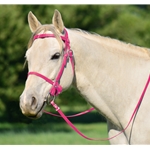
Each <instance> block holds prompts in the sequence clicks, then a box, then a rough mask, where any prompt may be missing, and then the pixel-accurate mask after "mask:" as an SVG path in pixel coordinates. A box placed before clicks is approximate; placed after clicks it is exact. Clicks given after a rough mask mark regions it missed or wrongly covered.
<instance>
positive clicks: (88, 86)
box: [69, 30, 149, 126]
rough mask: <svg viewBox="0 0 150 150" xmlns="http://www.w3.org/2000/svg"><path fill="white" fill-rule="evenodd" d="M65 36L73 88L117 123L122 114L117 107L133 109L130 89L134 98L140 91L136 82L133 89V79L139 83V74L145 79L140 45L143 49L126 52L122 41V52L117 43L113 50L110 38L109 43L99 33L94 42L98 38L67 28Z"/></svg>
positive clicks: (145, 73) (145, 55)
mask: <svg viewBox="0 0 150 150" xmlns="http://www.w3.org/2000/svg"><path fill="white" fill-rule="evenodd" d="M89 36H90V35H89ZM91 36H92V35H91ZM69 37H70V41H71V48H72V50H73V52H74V57H75V85H76V87H77V89H78V90H79V92H80V93H81V95H82V96H83V97H84V98H85V99H86V100H87V101H88V102H89V103H90V104H91V105H92V106H94V107H95V108H96V109H97V110H98V111H100V112H101V113H102V114H103V115H104V116H105V117H106V118H108V119H110V120H111V121H112V122H113V123H114V124H116V125H118V126H120V121H119V120H118V118H120V117H121V116H122V115H123V114H121V113H120V112H122V111H121V110H122V109H124V111H127V110H129V109H130V108H129V107H131V110H133V109H134V106H135V102H134V101H132V96H133V94H132V93H134V99H135V100H137V99H138V97H139V93H140V92H139V91H142V89H141V86H139V88H136V92H135V91H134V89H135V87H133V86H134V85H135V86H137V82H138V83H140V84H141V85H143V84H144V83H145V82H146V81H145V80H144V81H143V80H141V81H140V80H139V79H140V76H143V78H144V79H147V75H148V72H146V71H144V69H143V68H144V67H143V66H144V65H145V61H146V60H147V59H149V56H148V55H147V53H146V51H144V50H143V49H142V51H144V52H141V51H140V50H138V54H137V53H135V55H134V52H133V53H131V54H130V55H129V54H128V53H129V50H131V48H127V46H126V44H125V43H123V44H122V46H126V50H127V52H126V53H125V52H124V51H119V48H118V47H119V46H117V45H116V46H114V47H115V49H118V50H116V51H113V50H112V47H111V45H112V44H114V43H113V42H114V41H111V42H112V44H110V41H107V40H108V39H105V38H103V37H101V38H102V40H103V41H102V42H98V39H94V38H95V37H93V39H92V38H90V37H86V35H84V34H83V35H82V34H81V33H78V32H75V31H70V30H69ZM99 40H100V39H99ZM104 41H105V42H104ZM108 42H109V43H108ZM118 45H119V42H118ZM122 48H123V47H122ZM140 53H142V54H143V58H144V59H143V58H140V57H139V56H140ZM138 55H139V56H138ZM135 64H136V65H135ZM135 83H136V84H135ZM131 85H133V86H131ZM143 86H144V85H143ZM143 86H142V87H143ZM127 100H128V101H127ZM130 100H131V101H130ZM132 103H133V104H132ZM118 104H121V105H118ZM116 106H118V107H116ZM127 114H128V113H127ZM129 114H130V113H129ZM124 117H125V116H124Z"/></svg>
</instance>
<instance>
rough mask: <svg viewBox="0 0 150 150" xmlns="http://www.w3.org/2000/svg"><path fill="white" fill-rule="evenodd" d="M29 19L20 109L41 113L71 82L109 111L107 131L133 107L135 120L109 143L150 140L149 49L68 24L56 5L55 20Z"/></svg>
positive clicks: (118, 127) (119, 125)
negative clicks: (28, 36) (67, 25)
mask: <svg viewBox="0 0 150 150" xmlns="http://www.w3.org/2000/svg"><path fill="white" fill-rule="evenodd" d="M28 22H29V27H30V30H31V32H32V33H33V34H32V37H31V39H30V41H29V45H28V50H27V52H26V59H27V62H28V69H29V73H28V78H27V80H26V84H25V89H24V91H23V93H22V95H21V96H20V108H21V110H22V113H23V114H24V115H25V116H27V117H30V118H39V117H41V116H42V113H43V109H44V108H45V106H46V105H47V103H49V102H52V101H53V99H54V97H55V96H57V95H58V94H60V93H61V92H63V91H64V90H66V89H67V88H69V87H70V85H71V84H73V85H74V86H75V87H76V88H77V89H78V90H79V92H80V93H81V95H82V96H83V97H84V98H85V99H86V101H87V102H88V103H89V104H91V106H93V107H94V108H95V109H96V110H97V111H98V112H100V113H101V114H102V115H104V117H106V119H107V124H108V136H109V137H112V136H114V135H116V134H118V133H119V132H120V131H122V130H124V129H125V128H126V125H127V124H128V121H129V120H130V118H131V116H132V114H133V112H134V119H132V124H130V125H129V126H128V128H127V129H126V130H124V131H123V132H122V133H121V134H120V135H118V136H116V137H115V138H112V139H111V140H110V144H150V137H149V135H150V120H149V119H148V117H149V116H150V111H149V108H150V99H149V98H150V86H148V84H149V73H150V53H149V50H148V49H146V48H142V47H138V46H134V45H132V44H127V43H124V42H121V41H118V40H115V39H111V38H107V37H102V36H100V35H95V34H90V33H87V32H83V31H82V30H74V29H68V28H66V27H65V26H64V23H63V20H62V17H61V14H60V13H59V12H58V11H57V10H55V12H54V16H53V19H52V24H48V25H42V24H41V23H40V22H39V21H38V19H37V18H36V17H35V16H34V15H33V13H32V12H29V14H28ZM143 90H144V94H143V93H142V92H143ZM140 97H141V98H140ZM139 99H140V105H139V104H138V103H139ZM51 100H52V101H51ZM141 100H143V101H141ZM51 104H52V103H51ZM137 104H138V105H137ZM136 106H137V107H136ZM135 108H136V109H135ZM135 112H136V113H135Z"/></svg>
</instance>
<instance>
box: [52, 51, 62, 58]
mask: <svg viewBox="0 0 150 150" xmlns="http://www.w3.org/2000/svg"><path fill="white" fill-rule="evenodd" d="M59 57H60V53H58V52H57V53H55V54H54V55H53V56H52V57H51V60H53V59H58V58H59Z"/></svg>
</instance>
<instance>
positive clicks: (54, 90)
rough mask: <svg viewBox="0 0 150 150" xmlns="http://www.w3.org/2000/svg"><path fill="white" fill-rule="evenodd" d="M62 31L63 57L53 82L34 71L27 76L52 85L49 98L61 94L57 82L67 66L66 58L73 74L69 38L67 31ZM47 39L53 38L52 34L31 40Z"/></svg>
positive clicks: (37, 36)
mask: <svg viewBox="0 0 150 150" xmlns="http://www.w3.org/2000/svg"><path fill="white" fill-rule="evenodd" d="M64 31H65V35H64V36H61V39H62V40H63V41H64V43H65V48H64V56H63V61H62V65H61V68H60V70H59V72H58V74H57V76H56V78H55V80H54V81H52V80H51V79H49V78H47V77H46V76H44V75H42V74H40V73H37V72H34V71H31V72H29V73H28V75H36V76H38V77H40V78H42V79H44V80H45V81H46V82H48V83H50V84H52V87H51V89H50V95H51V96H57V95H59V94H60V93H61V92H62V87H61V85H60V84H59V82H60V78H61V76H62V74H63V71H64V68H65V66H66V64H67V60H68V58H69V59H70V61H71V64H72V69H73V74H74V60H73V52H72V50H71V49H70V41H69V38H68V33H67V30H66V29H64ZM48 37H53V38H55V35H54V34H38V35H35V36H34V38H33V39H34V40H36V39H39V38H48Z"/></svg>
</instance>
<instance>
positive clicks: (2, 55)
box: [0, 5, 150, 132]
mask: <svg viewBox="0 0 150 150" xmlns="http://www.w3.org/2000/svg"><path fill="white" fill-rule="evenodd" d="M55 9H58V10H59V11H60V13H61V15H62V18H63V21H64V24H65V26H66V27H67V28H80V29H83V30H86V31H89V32H95V33H98V34H100V35H102V36H108V37H111V38H115V39H119V40H121V41H125V42H127V43H132V44H134V45H138V46H142V47H150V42H149V41H150V6H149V5H0V125H1V126H0V132H4V131H8V129H10V130H12V129H14V131H15V130H16V128H15V125H16V123H17V124H21V125H20V126H19V130H21V128H23V125H27V126H32V125H35V126H36V125H37V124H40V125H43V124H46V123H52V124H54V123H62V122H63V120H61V119H58V118H55V117H51V116H48V115H43V117H42V118H40V119H39V120H31V119H28V118H26V117H25V116H23V115H22V113H21V111H20V108H19V96H20V94H21V93H22V91H23V89H24V84H25V80H26V77H27V72H28V70H27V67H26V68H23V64H24V61H25V58H24V56H25V52H26V50H27V43H28V40H29V39H30V36H31V32H30V29H29V27H28V22H27V15H28V12H29V11H32V12H33V13H34V14H35V15H36V16H37V18H38V19H39V21H40V22H41V23H42V24H49V23H51V22H52V21H51V20H52V16H53V13H54V10H55ZM57 104H59V105H60V106H61V107H62V108H63V111H64V112H65V113H66V114H73V113H76V112H80V111H83V110H85V109H87V108H90V106H89V105H88V104H87V103H86V102H85V100H84V99H83V98H82V97H81V96H80V95H79V94H78V92H77V91H76V90H75V89H74V88H73V87H71V88H70V89H69V90H68V91H66V92H64V93H62V94H61V95H60V96H59V97H58V98H57ZM46 109H47V110H50V111H53V110H51V108H50V107H47V108H46ZM72 121H73V122H74V123H86V124H88V123H97V122H104V123H105V118H104V117H102V116H101V115H100V114H98V113H97V112H96V111H94V112H93V113H91V114H88V115H86V116H84V117H81V118H77V119H74V120H72ZM6 124H7V125H6ZM8 124H11V128H10V126H9V127H8ZM13 125H14V126H13ZM12 126H13V127H12ZM31 129H32V127H31ZM93 130H94V129H93Z"/></svg>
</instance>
